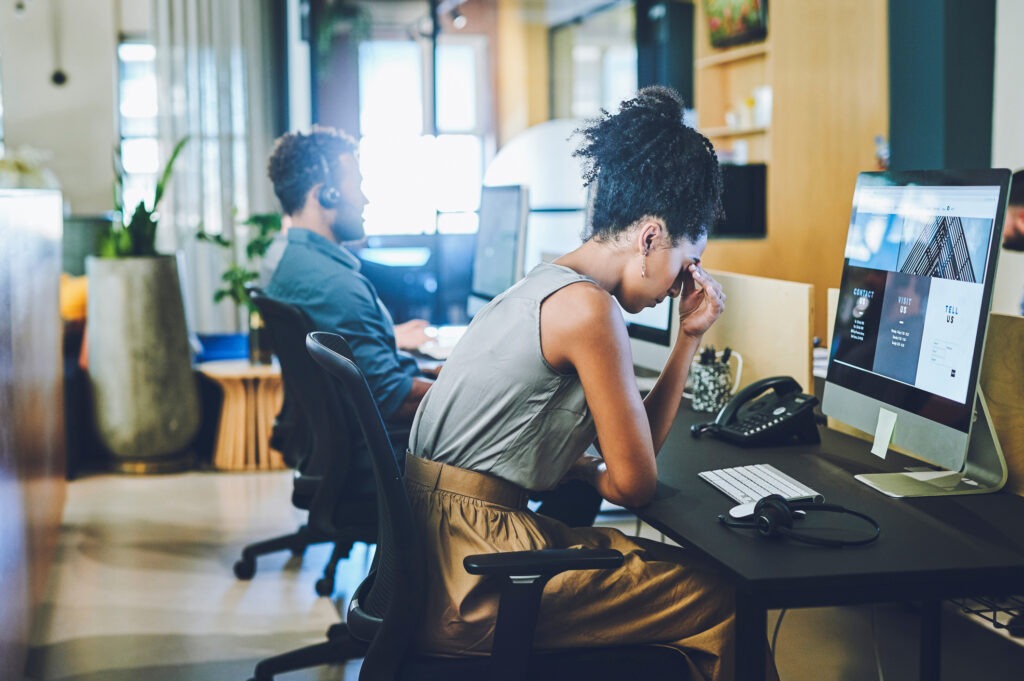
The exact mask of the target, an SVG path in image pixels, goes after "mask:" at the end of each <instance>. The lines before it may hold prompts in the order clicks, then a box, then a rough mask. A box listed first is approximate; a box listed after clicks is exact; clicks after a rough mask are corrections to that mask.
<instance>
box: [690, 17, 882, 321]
mask: <svg viewBox="0 0 1024 681" xmlns="http://www.w3.org/2000/svg"><path fill="white" fill-rule="evenodd" d="M700 6H701V3H698V8H700ZM886 9H887V2H886V0H829V1H828V2H806V0H773V1H772V2H771V3H770V4H769V5H768V11H769V29H768V31H769V34H768V43H769V45H770V47H769V49H768V50H767V53H766V56H765V57H764V58H765V59H766V64H767V78H768V82H769V83H770V84H771V85H772V87H773V100H774V101H773V109H772V123H771V128H770V131H769V132H768V133H767V136H768V144H769V154H768V156H769V158H768V237H767V238H766V239H763V240H757V241H740V240H714V241H712V243H711V244H710V245H709V246H708V250H707V253H706V258H705V261H706V263H707V265H708V267H710V268H714V269H720V270H728V271H731V272H742V273H746V274H754V275H758V276H763V277H772V278H777V279H786V280H789V281H799V282H807V283H810V284H813V285H814V288H815V301H816V306H815V307H816V310H817V313H816V314H815V321H814V334H815V335H817V336H820V337H822V338H824V336H825V333H826V328H825V327H826V321H825V314H826V310H827V305H826V302H825V291H826V290H827V289H828V288H829V287H835V286H838V285H839V277H840V273H841V271H842V262H843V250H844V245H845V239H846V230H847V226H848V224H849V218H850V204H851V200H852V198H853V187H854V183H855V181H856V177H857V173H858V172H860V171H865V170H875V169H877V168H876V163H875V157H874V138H875V136H876V135H886V136H887V135H888V112H889V102H888V47H887V32H886V25H887V23H886ZM703 22H704V19H703V14H702V13H701V14H700V15H699V16H698V20H697V24H698V29H699V30H703V26H702V24H703ZM697 42H698V56H700V55H701V54H702V52H701V50H703V51H704V52H703V54H706V53H707V51H708V48H707V47H706V36H703V37H702V36H701V35H698V38H697ZM702 45H703V46H702ZM699 77H700V73H698V79H699ZM699 92H703V91H699ZM697 107H698V110H699V111H700V113H701V117H702V118H701V124H702V125H710V126H714V125H721V123H720V122H716V121H704V120H703V113H704V112H703V108H704V104H703V103H702V102H701V100H700V98H699V96H698V101H697ZM716 143H717V142H716Z"/></svg>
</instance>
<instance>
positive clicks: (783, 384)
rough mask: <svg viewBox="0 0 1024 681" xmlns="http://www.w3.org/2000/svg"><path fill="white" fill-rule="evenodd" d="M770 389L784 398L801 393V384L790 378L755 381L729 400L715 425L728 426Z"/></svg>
mask: <svg viewBox="0 0 1024 681" xmlns="http://www.w3.org/2000/svg"><path fill="white" fill-rule="evenodd" d="M769 389H770V390H774V391H775V394H776V395H778V396H782V395H786V394H788V393H792V392H800V384H799V383H797V382H796V379H794V378H791V377H789V376H771V377H768V378H762V379H761V380H759V381H754V382H753V383H751V384H750V385H748V386H747V387H745V388H743V390H740V391H739V392H738V393H736V395H735V396H734V397H733V398H732V399H730V400H729V402H728V404H726V405H725V406H724V407H722V409H721V411H719V412H718V416H716V417H715V423H717V424H718V425H728V424H729V423H730V422H731V421H732V420H734V419H735V418H736V414H737V412H738V411H739V409H740V407H742V406H744V405H745V404H747V403H748V402H750V401H751V400H753V399H754V398H755V397H757V396H758V395H760V394H761V393H763V392H764V391H766V390H769Z"/></svg>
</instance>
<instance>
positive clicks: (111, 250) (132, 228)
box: [99, 135, 189, 258]
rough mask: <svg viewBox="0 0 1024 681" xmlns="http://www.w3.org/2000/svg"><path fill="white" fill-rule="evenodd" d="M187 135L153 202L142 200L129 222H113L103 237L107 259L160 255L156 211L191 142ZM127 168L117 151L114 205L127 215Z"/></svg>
mask: <svg viewBox="0 0 1024 681" xmlns="http://www.w3.org/2000/svg"><path fill="white" fill-rule="evenodd" d="M188 140H189V136H188V135H186V136H184V137H182V138H181V139H180V140H178V143H177V144H175V145H174V150H173V151H172V152H171V157H170V158H169V159H167V164H166V165H165V166H164V169H163V172H162V173H161V174H160V180H159V181H158V182H157V183H156V191H155V192H154V195H153V203H152V205H150V206H148V207H147V206H146V202H145V201H139V203H138V205H136V206H135V209H134V210H133V211H132V215H131V218H130V219H129V220H128V222H127V223H124V221H123V218H122V223H121V224H120V225H111V227H110V230H108V231H107V233H106V234H104V235H103V236H102V237H101V241H100V248H99V252H100V255H101V256H102V257H105V258H127V257H148V256H155V255H157V252H156V229H157V223H158V222H159V219H160V218H159V215H158V214H157V212H156V209H157V207H158V206H159V205H160V200H161V199H162V198H163V196H164V192H165V190H166V189H167V185H168V183H169V182H170V181H171V175H172V173H173V171H174V162H175V161H176V160H177V158H178V155H179V154H180V153H181V150H182V149H184V147H185V144H186V143H187V142H188ZM123 176H124V168H123V166H122V165H121V155H120V153H119V152H115V153H114V206H115V208H116V209H117V210H118V211H120V212H121V214H122V216H123V215H124V205H123V202H124V187H123Z"/></svg>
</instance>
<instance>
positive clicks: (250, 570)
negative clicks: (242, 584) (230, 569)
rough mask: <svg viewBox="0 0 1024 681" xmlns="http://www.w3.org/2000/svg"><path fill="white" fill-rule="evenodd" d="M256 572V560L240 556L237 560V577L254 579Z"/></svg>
mask: <svg viewBox="0 0 1024 681" xmlns="http://www.w3.org/2000/svg"><path fill="white" fill-rule="evenodd" d="M255 574H256V561H255V560H252V559H246V558H239V559H238V560H236V561H235V577H238V578H239V579H252V576H253V575H255Z"/></svg>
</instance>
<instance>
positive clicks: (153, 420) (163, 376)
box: [86, 256, 200, 473]
mask: <svg viewBox="0 0 1024 681" xmlns="http://www.w3.org/2000/svg"><path fill="white" fill-rule="evenodd" d="M86 273H87V274H88V276H89V304H88V307H89V309H88V326H87V334H88V344H89V345H88V351H89V381H90V384H91V387H92V395H93V410H94V417H95V424H96V432H97V434H98V436H99V439H100V441H101V442H102V443H103V445H104V446H105V447H106V448H107V449H108V450H109V451H110V453H111V455H112V457H113V464H114V468H115V469H117V470H120V471H123V472H131V473H156V472H169V471H173V470H180V469H183V468H186V467H188V466H189V465H191V461H192V453H191V450H190V445H191V443H192V440H193V438H194V437H195V435H196V432H197V431H198V429H199V419H200V408H199V394H198V389H197V385H196V378H195V375H194V374H193V372H192V361H191V354H190V349H189V344H188V332H187V328H186V326H185V308H184V304H183V302H182V296H181V287H180V285H179V281H178V267H177V261H176V259H175V258H174V256H156V257H145V258H117V259H110V258H98V257H88V258H86Z"/></svg>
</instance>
